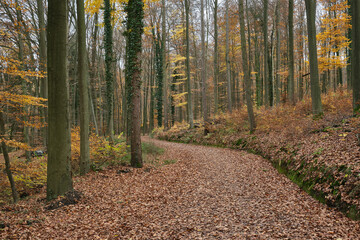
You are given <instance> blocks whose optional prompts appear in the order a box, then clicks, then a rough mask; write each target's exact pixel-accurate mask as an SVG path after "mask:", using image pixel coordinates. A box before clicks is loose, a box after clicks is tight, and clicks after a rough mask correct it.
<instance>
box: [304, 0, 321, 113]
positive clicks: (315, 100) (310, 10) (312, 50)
mask: <svg viewBox="0 0 360 240" xmlns="http://www.w3.org/2000/svg"><path fill="white" fill-rule="evenodd" d="M305 6H306V18H307V27H308V45H309V60H310V85H311V100H312V110H313V114H314V115H319V114H322V104H321V90H320V84H319V68H318V59H317V44H316V25H315V17H316V2H315V1H313V0H305Z"/></svg>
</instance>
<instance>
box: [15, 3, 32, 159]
mask: <svg viewBox="0 0 360 240" xmlns="http://www.w3.org/2000/svg"><path fill="white" fill-rule="evenodd" d="M15 6H16V19H17V27H16V30H17V32H18V34H17V35H18V46H19V53H18V56H19V61H20V71H22V70H24V41H23V34H22V32H23V30H22V28H21V27H22V26H23V25H24V22H23V21H22V18H21V14H22V13H21V11H20V9H21V8H20V6H19V3H18V0H15ZM19 81H22V92H23V94H24V95H27V94H28V93H27V92H28V91H27V82H26V81H23V80H22V79H21V78H20V77H19ZM23 111H24V113H25V114H24V119H23V122H24V129H23V134H24V141H25V143H26V144H27V145H28V146H30V136H29V127H28V126H26V123H27V121H28V114H29V109H28V107H27V106H25V107H24V108H23ZM25 156H26V161H27V162H30V161H31V156H30V151H28V150H26V151H25Z"/></svg>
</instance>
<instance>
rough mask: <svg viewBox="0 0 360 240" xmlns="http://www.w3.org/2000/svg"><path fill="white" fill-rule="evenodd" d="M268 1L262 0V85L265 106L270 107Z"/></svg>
mask: <svg viewBox="0 0 360 240" xmlns="http://www.w3.org/2000/svg"><path fill="white" fill-rule="evenodd" d="M268 5H269V1H268V0H264V17H263V23H262V24H263V35H264V74H263V76H264V84H265V106H266V107H269V106H270V89H269V65H268V58H269V57H268V56H269V49H268V8H269V6H268Z"/></svg>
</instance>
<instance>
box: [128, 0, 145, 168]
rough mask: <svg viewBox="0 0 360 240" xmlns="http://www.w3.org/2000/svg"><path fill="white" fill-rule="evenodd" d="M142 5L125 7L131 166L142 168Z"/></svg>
mask: <svg viewBox="0 0 360 240" xmlns="http://www.w3.org/2000/svg"><path fill="white" fill-rule="evenodd" d="M143 7H144V3H143V1H142V0H129V2H128V4H127V5H126V7H125V12H126V13H127V17H126V38H127V39H126V63H125V64H126V84H127V87H128V93H129V95H127V96H128V101H129V103H128V113H129V116H130V118H128V119H129V121H130V122H128V126H129V128H130V133H131V135H130V136H131V137H130V146H131V166H132V167H136V168H141V167H142V166H143V161H142V153H141V152H142V151H141V109H140V102H141V49H142V39H141V36H142V34H143V32H144V25H143V22H142V21H143V18H144V10H143Z"/></svg>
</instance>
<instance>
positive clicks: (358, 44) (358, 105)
mask: <svg viewBox="0 0 360 240" xmlns="http://www.w3.org/2000/svg"><path fill="white" fill-rule="evenodd" d="M351 13H352V32H351V37H352V53H351V55H352V61H351V64H352V73H351V77H352V86H353V109H354V113H355V114H359V110H360V2H359V1H355V0H352V1H351Z"/></svg>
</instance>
